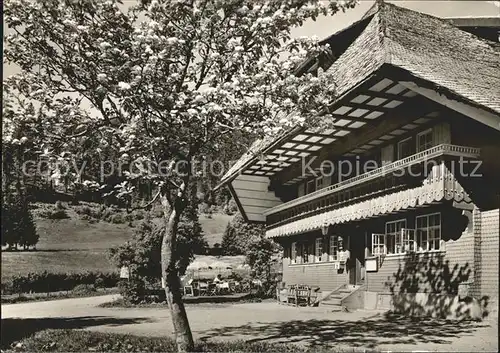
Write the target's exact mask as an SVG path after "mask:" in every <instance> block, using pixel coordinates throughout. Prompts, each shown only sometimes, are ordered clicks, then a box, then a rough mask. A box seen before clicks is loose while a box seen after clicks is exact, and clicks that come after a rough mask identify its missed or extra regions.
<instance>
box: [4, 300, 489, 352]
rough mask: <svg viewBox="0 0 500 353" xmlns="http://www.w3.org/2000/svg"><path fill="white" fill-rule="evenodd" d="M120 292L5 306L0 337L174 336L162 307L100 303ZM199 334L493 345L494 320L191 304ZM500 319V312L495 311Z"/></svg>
mask: <svg viewBox="0 0 500 353" xmlns="http://www.w3.org/2000/svg"><path fill="white" fill-rule="evenodd" d="M116 297H117V295H106V296H100V297H91V298H75V299H62V300H57V301H47V302H31V303H20V304H7V305H2V341H4V340H13V339H19V338H22V337H23V336H25V335H26V334H30V333H33V332H36V331H39V330H42V329H46V328H75V329H87V330H95V331H102V332H116V333H130V334H136V335H148V336H162V335H165V334H169V335H170V334H172V324H171V321H170V315H169V312H168V310H167V309H163V308H137V309H129V308H127V309H125V308H124V309H120V308H99V307H97V305H99V304H101V303H105V302H109V301H111V300H113V299H114V298H116ZM187 312H188V317H189V321H190V324H191V329H192V331H193V334H194V336H195V339H198V340H236V339H245V340H252V341H272V342H287V343H292V342H293V343H296V344H305V345H313V346H314V345H332V346H335V347H336V348H349V349H353V348H354V349H356V350H363V349H377V350H384V351H473V352H478V351H483V352H497V351H498V332H497V331H498V320H497V319H496V318H494V317H491V318H489V319H488V320H486V321H483V322H481V323H468V322H445V321H436V320H429V319H426V320H413V321H412V320H410V319H408V318H391V319H389V318H386V317H385V316H384V315H383V314H382V313H377V312H373V311H372V312H370V311H361V310H360V311H356V312H352V313H344V312H342V313H333V312H327V311H326V310H325V309H323V308H294V307H288V306H282V305H278V304H276V303H274V302H263V303H243V304H197V305H188V306H187ZM497 317H498V316H497Z"/></svg>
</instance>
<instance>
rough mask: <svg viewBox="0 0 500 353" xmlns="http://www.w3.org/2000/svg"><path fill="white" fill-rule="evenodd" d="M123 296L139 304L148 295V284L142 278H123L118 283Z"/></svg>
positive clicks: (132, 302)
mask: <svg viewBox="0 0 500 353" xmlns="http://www.w3.org/2000/svg"><path fill="white" fill-rule="evenodd" d="M118 288H119V289H120V294H121V296H122V297H123V298H124V299H125V300H126V301H128V302H130V303H131V304H138V303H140V302H141V301H143V300H144V299H145V297H146V284H145V282H144V280H142V279H140V278H131V279H128V280H122V281H120V282H119V284H118Z"/></svg>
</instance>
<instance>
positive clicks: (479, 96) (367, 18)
mask: <svg viewBox="0 0 500 353" xmlns="http://www.w3.org/2000/svg"><path fill="white" fill-rule="evenodd" d="M353 26H358V27H359V26H365V27H364V29H363V31H362V32H361V33H360V34H359V35H358V36H357V37H356V38H353V39H352V43H351V44H350V45H349V46H348V47H347V49H346V50H345V51H344V52H343V53H342V54H341V55H340V57H339V58H338V59H337V60H336V61H335V62H334V63H333V64H332V65H331V66H330V68H328V71H329V72H331V73H332V74H333V81H334V82H332V84H334V85H335V87H336V91H337V97H339V98H341V97H342V95H343V94H346V93H347V92H349V91H350V90H351V89H353V88H354V87H356V86H357V85H359V84H360V83H362V82H363V81H364V80H365V79H366V78H367V77H369V76H370V75H372V74H374V73H375V72H376V71H377V70H378V69H379V68H380V67H381V66H382V65H387V66H393V67H396V68H400V69H403V70H404V71H405V72H407V73H408V74H409V75H410V76H412V77H415V78H417V79H421V80H424V81H427V82H430V83H432V84H433V85H435V86H438V87H439V88H440V89H442V90H444V91H445V92H447V93H449V94H451V95H453V96H455V97H457V98H459V99H462V100H465V101H467V102H469V103H470V104H472V105H475V106H480V107H482V108H483V109H486V110H489V111H491V112H493V113H495V114H500V48H499V47H498V44H497V43H494V42H490V41H487V40H484V39H481V38H479V37H477V36H475V35H473V34H470V33H468V32H465V31H462V30H460V29H459V28H457V27H454V26H453V25H452V24H451V23H449V21H447V20H445V19H440V18H437V17H433V16H430V15H426V14H422V13H419V12H416V11H412V10H409V9H406V8H401V7H398V6H396V5H393V4H389V3H384V2H382V1H377V2H376V3H375V4H374V6H372V7H371V8H370V9H369V10H368V11H367V13H366V14H365V15H364V16H363V18H362V19H361V20H360V21H358V22H356V23H355V24H353V25H352V26H350V27H349V28H351V27H353ZM340 33H345V30H343V31H341V32H339V34H340ZM337 36H338V35H337V34H335V35H332V36H330V37H328V38H327V39H325V40H324V42H328V43H330V44H331V45H335V40H336V38H337ZM339 98H337V100H338V99H339ZM332 103H334V102H332ZM293 133H294V131H291V132H288V133H287V134H284V135H281V136H280V137H278V138H276V137H275V136H273V137H268V138H265V139H262V140H258V141H256V142H255V143H254V144H253V145H252V147H251V148H250V150H249V151H248V152H247V153H246V154H245V155H243V156H242V157H241V158H240V160H239V161H238V162H237V163H236V164H235V165H233V167H232V168H231V169H230V170H229V171H228V172H227V173H226V174H225V175H224V177H223V178H222V180H221V185H223V184H225V183H227V182H229V181H231V180H232V179H233V178H234V177H236V175H237V173H238V172H239V171H240V170H241V169H243V168H244V167H245V165H247V164H248V163H250V162H252V161H253V160H254V159H255V158H258V156H259V155H260V154H261V153H264V152H266V150H268V149H270V148H271V147H272V146H273V145H274V144H275V143H276V141H278V140H279V139H283V137H286V136H287V135H292V134H293Z"/></svg>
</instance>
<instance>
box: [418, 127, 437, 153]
mask: <svg viewBox="0 0 500 353" xmlns="http://www.w3.org/2000/svg"><path fill="white" fill-rule="evenodd" d="M428 133H430V134H431V142H430V146H426V147H425V148H421V146H420V137H421V136H423V135H427V134H428ZM415 140H416V141H415V151H417V153H418V152H422V151H425V150H427V149H429V148H431V147H432V146H433V145H434V136H433V134H432V128H428V129H427V130H424V131H421V132H419V133H418V134H417V137H416V139H415Z"/></svg>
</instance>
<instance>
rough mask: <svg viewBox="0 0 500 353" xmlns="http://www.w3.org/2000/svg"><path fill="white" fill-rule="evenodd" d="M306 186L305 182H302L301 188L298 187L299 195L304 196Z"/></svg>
mask: <svg viewBox="0 0 500 353" xmlns="http://www.w3.org/2000/svg"><path fill="white" fill-rule="evenodd" d="M304 188H305V185H304V183H300V184H299V188H298V192H297V194H298V197H301V196H304V194H305V192H304Z"/></svg>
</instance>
